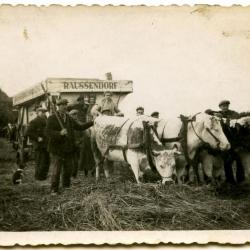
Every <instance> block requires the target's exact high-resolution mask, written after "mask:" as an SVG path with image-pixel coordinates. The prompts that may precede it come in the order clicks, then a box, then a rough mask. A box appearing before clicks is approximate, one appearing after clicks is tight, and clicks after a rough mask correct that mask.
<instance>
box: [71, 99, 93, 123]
mask: <svg viewBox="0 0 250 250" xmlns="http://www.w3.org/2000/svg"><path fill="white" fill-rule="evenodd" d="M77 102H78V103H77V104H76V105H74V107H73V109H76V110H77V111H78V113H77V118H78V120H79V121H80V122H86V120H87V111H88V107H89V102H88V96H86V95H84V94H80V96H79V97H78V98H77Z"/></svg>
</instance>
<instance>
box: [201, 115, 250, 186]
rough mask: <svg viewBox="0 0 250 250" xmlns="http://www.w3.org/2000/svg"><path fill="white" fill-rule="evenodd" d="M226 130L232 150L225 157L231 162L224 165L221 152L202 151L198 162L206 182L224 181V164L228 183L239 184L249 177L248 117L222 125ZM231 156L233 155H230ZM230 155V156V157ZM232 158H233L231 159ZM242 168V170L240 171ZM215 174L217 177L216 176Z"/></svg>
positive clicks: (249, 137) (249, 122)
mask: <svg viewBox="0 0 250 250" xmlns="http://www.w3.org/2000/svg"><path fill="white" fill-rule="evenodd" d="M224 126H226V129H227V135H228V139H229V141H230V142H231V145H232V149H231V151H230V152H228V155H226V159H228V160H229V161H230V160H231V162H229V163H228V164H225V162H224V159H225V156H223V154H222V153H221V152H213V151H211V150H209V149H208V150H207V149H202V150H201V151H200V154H199V161H200V162H201V164H202V168H203V171H204V174H205V176H206V177H208V180H210V179H212V182H214V181H215V180H216V178H218V177H219V178H220V179H222V180H225V171H224V164H225V168H227V169H225V170H226V173H227V175H229V176H227V177H228V178H227V179H228V181H230V182H232V183H235V181H238V182H241V181H243V180H244V179H249V177H250V117H249V116H247V117H242V118H240V119H233V120H231V121H230V124H229V125H224ZM231 154H233V155H231ZM230 155H231V156H230ZM232 157H233V158H232ZM233 160H235V161H236V162H234V164H233V166H234V167H233V168H234V169H236V173H233V172H234V171H233V169H232V163H233V162H232V161H233ZM241 168H242V169H241ZM216 172H217V175H216Z"/></svg>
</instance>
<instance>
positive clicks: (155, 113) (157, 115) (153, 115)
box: [151, 111, 159, 119]
mask: <svg viewBox="0 0 250 250" xmlns="http://www.w3.org/2000/svg"><path fill="white" fill-rule="evenodd" d="M151 117H154V118H157V119H159V112H158V111H155V112H153V113H152V114H151Z"/></svg>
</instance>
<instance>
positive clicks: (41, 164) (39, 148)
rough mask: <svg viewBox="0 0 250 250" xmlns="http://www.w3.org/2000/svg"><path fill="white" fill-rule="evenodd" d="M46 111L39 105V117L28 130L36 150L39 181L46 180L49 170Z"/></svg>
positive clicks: (36, 167) (36, 175) (37, 177)
mask: <svg viewBox="0 0 250 250" xmlns="http://www.w3.org/2000/svg"><path fill="white" fill-rule="evenodd" d="M46 111H47V110H46V109H45V108H43V107H37V108H36V113H37V117H36V118H35V119H33V120H32V121H31V122H30V124H29V126H28V130H27V135H28V136H29V138H30V139H31V141H32V144H33V146H34V150H35V162H36V166H35V179H36V180H39V181H42V180H46V178H47V175H48V171H49V153H48V151H47V138H46V136H45V128H46V122H47V117H46V115H45V113H46Z"/></svg>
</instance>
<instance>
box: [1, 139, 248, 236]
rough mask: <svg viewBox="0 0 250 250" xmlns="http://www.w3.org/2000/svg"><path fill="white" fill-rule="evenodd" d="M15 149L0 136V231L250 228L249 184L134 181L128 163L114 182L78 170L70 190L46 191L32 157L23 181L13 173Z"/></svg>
mask: <svg viewBox="0 0 250 250" xmlns="http://www.w3.org/2000/svg"><path fill="white" fill-rule="evenodd" d="M14 158H15V152H14V151H12V149H11V146H10V145H9V144H8V143H7V142H6V141H4V140H3V139H1V140H0V180H1V184H0V194H1V196H0V231H51V230H58V231H61V230H71V231H75V230H83V231H85V230H210V229H211V230H212V229H213V230H214V229H250V210H249V207H250V197H249V191H250V186H249V184H246V185H244V186H241V187H237V188H234V189H229V190H222V189H221V190H216V189H215V188H208V187H206V186H203V187H193V186H187V185H182V186H177V185H171V186H166V187H164V186H161V185H158V184H157V183H145V184H142V185H141V186H137V185H136V184H135V182H134V179H133V175H132V173H131V171H130V170H129V169H128V168H119V169H116V170H115V173H114V174H115V178H114V183H112V184H109V183H107V182H106V181H105V179H102V180H101V181H100V182H99V183H97V184H96V183H95V180H94V178H93V177H89V178H85V177H84V176H83V175H82V174H81V172H80V175H79V176H78V178H77V180H76V181H74V182H73V184H72V188H71V189H70V190H65V191H64V192H62V194H61V195H58V196H51V195H50V192H49V190H50V182H49V179H48V180H47V181H45V182H42V183H41V182H37V181H34V178H33V175H34V163H32V162H30V163H29V164H28V166H27V168H26V169H25V176H24V180H23V184H21V185H18V186H14V185H12V183H11V177H12V174H13V172H14V170H15V169H16V168H17V166H16V165H15V163H14Z"/></svg>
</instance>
